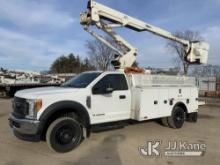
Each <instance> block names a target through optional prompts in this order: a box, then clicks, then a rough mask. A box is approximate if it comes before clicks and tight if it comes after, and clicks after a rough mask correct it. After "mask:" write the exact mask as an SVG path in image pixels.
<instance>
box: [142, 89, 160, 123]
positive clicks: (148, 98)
mask: <svg viewBox="0 0 220 165" xmlns="http://www.w3.org/2000/svg"><path fill="white" fill-rule="evenodd" d="M158 98H159V90H158V89H154V88H143V89H141V92H140V109H139V112H138V113H139V114H138V120H139V121H141V120H147V119H153V118H157V117H158V108H159V106H158V105H159V99H158Z"/></svg>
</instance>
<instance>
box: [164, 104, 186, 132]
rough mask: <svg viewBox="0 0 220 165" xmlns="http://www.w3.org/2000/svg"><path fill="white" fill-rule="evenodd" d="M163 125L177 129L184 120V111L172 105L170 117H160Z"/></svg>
mask: <svg viewBox="0 0 220 165" xmlns="http://www.w3.org/2000/svg"><path fill="white" fill-rule="evenodd" d="M161 122H162V124H163V125H164V126H167V127H170V128H174V129H179V128H181V127H182V126H183V124H184V122H185V112H184V109H183V108H181V107H178V106H176V107H174V109H173V112H172V115H171V116H170V117H165V118H162V119H161Z"/></svg>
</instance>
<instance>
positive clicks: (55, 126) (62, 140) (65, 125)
mask: <svg viewBox="0 0 220 165" xmlns="http://www.w3.org/2000/svg"><path fill="white" fill-rule="evenodd" d="M82 137H83V131H82V128H81V126H80V124H79V123H78V122H77V121H76V120H75V119H73V118H71V117H61V118H58V119H56V120H55V121H53V122H52V123H51V124H50V126H49V127H48V129H47V133H46V141H47V144H48V146H49V148H51V149H52V150H54V151H56V152H60V153H65V152H69V151H71V150H73V149H74V148H75V147H77V146H78V145H79V144H80V142H81V140H82Z"/></svg>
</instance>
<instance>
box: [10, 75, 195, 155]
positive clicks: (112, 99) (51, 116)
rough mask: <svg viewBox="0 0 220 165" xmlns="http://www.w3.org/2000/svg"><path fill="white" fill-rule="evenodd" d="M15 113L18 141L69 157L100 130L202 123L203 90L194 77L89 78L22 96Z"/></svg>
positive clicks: (18, 96)
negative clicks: (117, 125) (125, 124)
mask: <svg viewBox="0 0 220 165" xmlns="http://www.w3.org/2000/svg"><path fill="white" fill-rule="evenodd" d="M13 109H14V111H13V112H12V113H11V115H10V125H11V127H12V128H13V130H14V133H15V135H16V136H17V137H19V138H22V139H25V140H29V139H30V140H36V141H39V140H42V139H46V141H47V143H48V145H49V147H51V148H52V149H53V150H55V151H57V152H67V151H70V150H72V149H73V148H74V147H76V146H77V145H78V144H79V143H80V142H81V141H82V139H83V138H84V137H86V136H88V135H89V132H90V129H91V127H92V126H93V125H96V124H102V123H109V122H116V121H123V120H137V121H143V120H149V119H156V118H162V122H163V124H165V125H167V126H169V127H172V128H181V127H182V125H183V123H184V121H185V118H186V119H187V120H188V121H196V120H197V112H198V90H197V87H196V85H195V79H194V78H190V77H176V76H160V75H148V74H124V73H122V72H117V71H113V72H98V71H94V72H84V73H82V74H79V75H78V76H77V77H75V78H73V79H71V80H69V81H68V82H66V83H65V84H63V85H62V86H60V87H48V88H47V87H46V88H35V89H27V90H23V91H19V92H17V93H16V94H15V97H14V99H13Z"/></svg>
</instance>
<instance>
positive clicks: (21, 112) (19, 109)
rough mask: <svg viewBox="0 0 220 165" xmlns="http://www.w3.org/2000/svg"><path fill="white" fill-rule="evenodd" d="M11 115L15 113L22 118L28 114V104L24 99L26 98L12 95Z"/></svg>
mask: <svg viewBox="0 0 220 165" xmlns="http://www.w3.org/2000/svg"><path fill="white" fill-rule="evenodd" d="M12 105H13V109H14V111H13V115H15V116H16V117H18V118H24V117H25V116H26V115H28V108H29V105H28V103H27V101H26V99H23V98H19V97H14V100H13V103H12Z"/></svg>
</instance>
